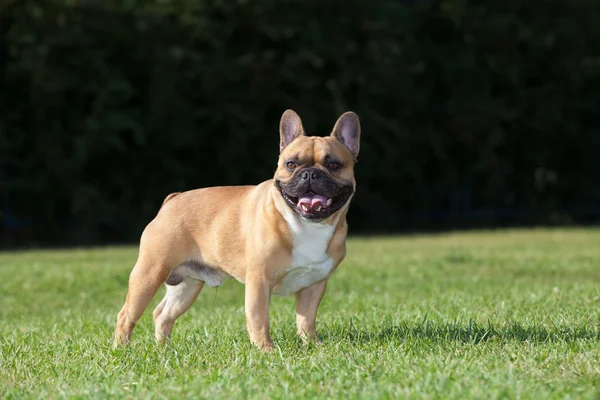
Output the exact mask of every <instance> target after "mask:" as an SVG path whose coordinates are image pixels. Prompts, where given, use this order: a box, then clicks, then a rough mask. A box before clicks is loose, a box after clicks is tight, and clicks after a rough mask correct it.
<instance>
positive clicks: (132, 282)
mask: <svg viewBox="0 0 600 400" xmlns="http://www.w3.org/2000/svg"><path fill="white" fill-rule="evenodd" d="M170 271H171V268H170V267H169V266H167V265H165V264H164V263H158V264H157V263H155V262H154V260H153V259H152V258H145V257H142V256H140V258H139V259H138V261H137V263H136V264H135V267H134V268H133V271H131V275H130V276H129V289H128V291H127V298H126V300H125V305H124V306H123V308H122V309H121V312H119V315H118V317H117V328H116V330H115V341H114V346H118V345H119V344H126V343H127V342H129V340H130V339H131V334H132V332H133V328H135V324H136V323H137V322H138V320H139V319H140V317H141V316H142V314H143V312H144V310H146V307H148V304H149V303H150V300H152V297H154V295H155V294H156V292H157V291H158V288H159V287H160V285H161V284H163V283H164V282H165V280H166V279H167V277H168V275H169V272H170Z"/></svg>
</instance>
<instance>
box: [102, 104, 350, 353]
mask: <svg viewBox="0 0 600 400" xmlns="http://www.w3.org/2000/svg"><path fill="white" fill-rule="evenodd" d="M279 131H280V147H279V148H280V155H279V161H278V164H277V171H276V172H275V176H274V178H273V179H270V180H268V181H265V182H263V183H261V184H259V185H257V186H225V187H210V188H204V189H198V190H192V191H188V192H183V193H172V194H170V195H169V196H167V198H166V199H165V200H164V202H163V205H162V208H161V209H160V211H159V212H158V215H157V216H156V217H155V218H154V220H153V221H152V222H150V223H149V224H148V226H147V227H146V229H145V230H144V232H143V234H142V237H141V240H140V250H139V256H138V259H137V262H136V264H135V266H134V268H133V270H132V272H131V275H130V277H129V289H128V292H127V298H126V301H125V305H124V306H123V308H122V310H121V311H120V312H119V314H118V318H117V328H116V332H115V342H114V343H115V346H116V345H119V344H121V343H123V344H124V343H127V342H128V341H129V340H130V338H131V334H132V331H133V328H134V327H135V324H136V323H137V322H138V320H139V318H140V317H141V315H142V313H143V312H144V310H145V309H146V307H147V306H148V303H149V302H150V300H151V299H152V297H153V296H154V295H155V294H156V292H157V290H158V289H159V287H160V286H161V285H162V284H163V283H166V295H165V298H164V299H163V300H162V301H161V302H160V304H159V305H158V306H157V307H156V309H155V310H154V313H153V317H154V324H155V336H156V339H157V340H158V341H163V340H164V339H168V338H169V337H170V336H171V331H172V329H173V324H174V323H175V320H176V319H177V318H178V317H179V316H181V315H182V314H183V313H185V312H186V311H187V310H188V309H189V308H190V306H191V305H192V303H193V302H194V300H195V299H196V297H197V296H198V294H199V293H200V291H201V290H202V287H203V286H204V285H205V284H207V285H209V286H219V285H221V284H222V283H223V281H224V280H225V279H227V278H230V277H233V278H235V279H237V280H238V281H240V282H242V283H244V284H245V286H246V287H245V314H246V324H247V328H248V333H249V336H250V340H251V341H252V343H254V344H255V345H256V346H258V347H259V348H261V349H263V350H267V351H268V350H271V349H272V347H273V342H272V341H271V337H270V334H269V301H270V298H271V295H273V294H275V295H283V296H286V295H291V294H295V295H296V323H297V329H298V334H299V335H300V336H301V337H302V338H303V339H305V340H309V341H310V340H313V341H317V340H319V339H318V337H317V333H316V329H315V323H316V316H317V308H318V307H319V304H320V303H321V299H322V298H323V295H324V293H325V287H326V286H327V281H328V279H329V277H330V276H331V274H332V273H333V271H334V270H335V269H336V268H337V266H338V265H339V264H340V262H341V261H342V260H343V259H344V257H345V255H346V234H347V231H348V225H347V223H346V214H347V213H348V207H349V204H350V200H351V199H352V196H353V195H354V191H355V190H356V183H355V179H354V164H355V163H356V157H357V155H358V151H359V141H360V122H359V120H358V117H357V116H356V114H354V113H352V112H347V113H345V114H343V115H342V116H341V117H340V118H339V119H338V120H337V122H336V124H335V127H334V128H333V132H332V134H331V135H330V136H328V137H314V136H313V137H309V136H306V135H305V132H304V128H303V127H302V122H301V120H300V117H299V116H298V115H297V114H296V113H295V112H294V111H292V110H287V111H286V112H285V113H283V116H282V117H281V122H280V125H279Z"/></svg>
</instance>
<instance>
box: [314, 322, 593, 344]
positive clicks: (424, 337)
mask: <svg viewBox="0 0 600 400" xmlns="http://www.w3.org/2000/svg"><path fill="white" fill-rule="evenodd" d="M325 329H328V327H325V326H323V328H322V332H323V333H324V334H325V335H326V336H327V337H328V339H330V340H333V341H335V340H345V341H357V342H389V341H399V342H402V341H406V340H416V341H427V342H462V343H472V344H478V343H482V342H487V341H520V342H532V343H552V342H566V343H569V342H575V341H581V340H600V331H599V330H598V328H597V327H596V326H595V324H594V323H591V322H588V324H587V325H579V326H567V325H562V324H561V325H553V326H551V327H547V326H536V325H535V324H534V325H524V324H521V323H518V322H507V323H506V324H503V325H501V326H499V325H493V324H491V323H488V324H487V325H479V324H477V323H476V322H475V321H468V322H467V323H459V322H456V323H453V322H451V323H447V322H434V321H429V320H425V321H421V322H415V323H410V322H404V323H401V324H397V325H390V324H382V326H381V327H380V328H379V329H378V328H376V327H368V328H359V327H356V325H355V324H353V323H350V324H347V325H346V326H336V327H334V329H331V330H329V329H328V330H327V331H325Z"/></svg>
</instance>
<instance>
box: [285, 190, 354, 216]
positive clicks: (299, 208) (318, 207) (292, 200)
mask: <svg viewBox="0 0 600 400" xmlns="http://www.w3.org/2000/svg"><path fill="white" fill-rule="evenodd" d="M280 189H281V188H280ZM281 194H282V195H283V198H284V199H285V201H286V202H287V203H288V205H289V206H290V207H291V208H292V209H294V210H296V212H298V213H299V214H300V215H301V216H302V217H304V218H306V219H311V220H319V219H324V218H327V217H329V216H330V215H332V214H333V213H335V212H336V211H337V210H339V209H340V208H342V206H343V205H344V204H346V201H347V200H348V198H349V197H350V194H351V191H344V192H343V193H341V194H339V195H337V196H334V197H327V196H325V195H322V194H318V193H315V192H312V191H309V192H306V193H304V194H303V195H301V196H299V197H293V196H290V195H289V194H287V193H286V192H285V191H284V190H281Z"/></svg>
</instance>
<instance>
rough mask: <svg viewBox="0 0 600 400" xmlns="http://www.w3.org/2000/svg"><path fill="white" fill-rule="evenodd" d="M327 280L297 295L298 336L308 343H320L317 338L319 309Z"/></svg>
mask: <svg viewBox="0 0 600 400" xmlns="http://www.w3.org/2000/svg"><path fill="white" fill-rule="evenodd" d="M326 288H327V280H324V281H321V282H317V283H315V284H314V285H312V286H309V287H307V288H306V289H302V290H301V291H299V292H298V293H296V327H297V329H298V335H299V336H300V337H301V338H302V340H304V341H306V342H320V341H321V340H320V339H319V337H318V336H317V329H316V324H317V309H318V308H319V304H321V300H322V299H323V295H324V294H325V289H326Z"/></svg>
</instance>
